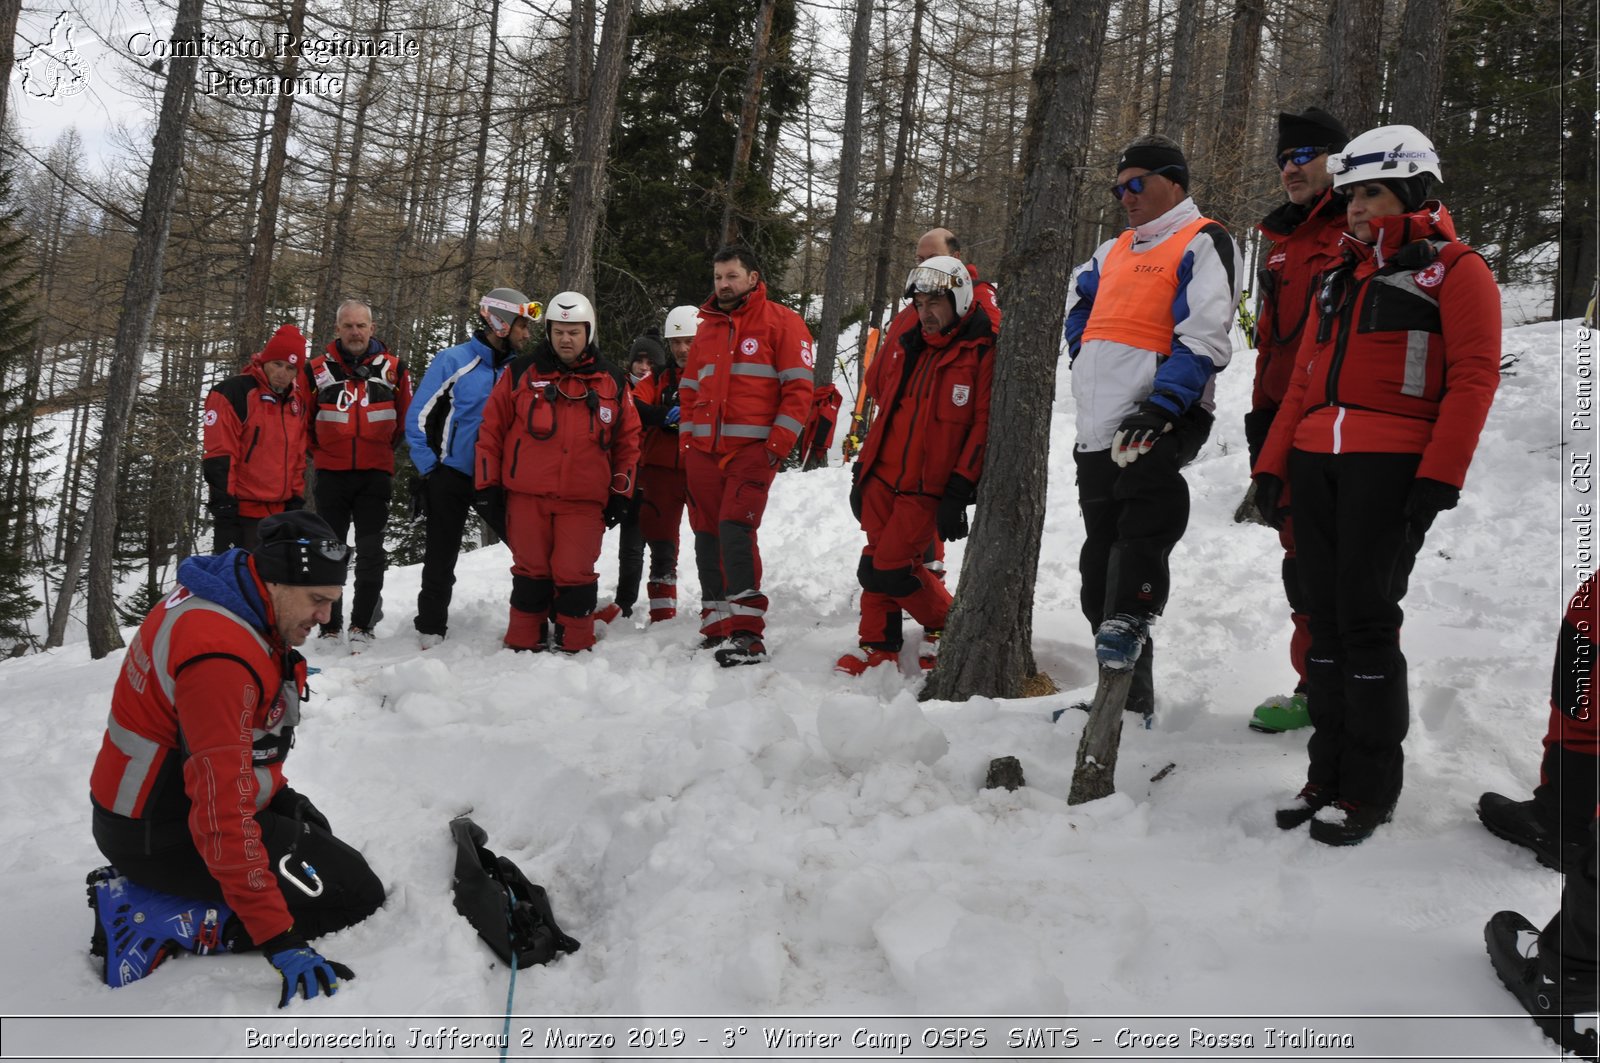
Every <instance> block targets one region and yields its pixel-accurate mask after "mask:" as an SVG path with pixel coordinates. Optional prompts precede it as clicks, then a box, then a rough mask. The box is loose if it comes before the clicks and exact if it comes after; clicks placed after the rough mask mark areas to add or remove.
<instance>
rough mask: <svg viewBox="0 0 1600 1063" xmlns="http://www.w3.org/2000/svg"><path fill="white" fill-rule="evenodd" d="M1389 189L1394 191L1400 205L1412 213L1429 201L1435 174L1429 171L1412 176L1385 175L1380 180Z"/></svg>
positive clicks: (1408, 212)
mask: <svg viewBox="0 0 1600 1063" xmlns="http://www.w3.org/2000/svg"><path fill="white" fill-rule="evenodd" d="M1378 183H1379V184H1381V185H1383V186H1384V187H1385V188H1387V189H1388V190H1389V191H1391V192H1393V193H1394V195H1395V198H1396V199H1398V200H1399V201H1400V205H1401V206H1402V207H1404V208H1406V213H1407V214H1410V213H1411V212H1412V211H1414V210H1419V209H1421V207H1422V204H1423V203H1425V202H1427V199H1428V189H1429V187H1431V186H1432V184H1433V175H1432V174H1427V173H1419V174H1413V175H1412V176H1410V177H1385V178H1382V179H1380V180H1379V181H1378Z"/></svg>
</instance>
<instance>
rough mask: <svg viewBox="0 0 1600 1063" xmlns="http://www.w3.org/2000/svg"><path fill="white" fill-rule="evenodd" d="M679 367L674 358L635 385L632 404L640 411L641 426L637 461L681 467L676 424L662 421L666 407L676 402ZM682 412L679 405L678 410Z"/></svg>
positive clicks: (681, 450)
mask: <svg viewBox="0 0 1600 1063" xmlns="http://www.w3.org/2000/svg"><path fill="white" fill-rule="evenodd" d="M680 375H681V370H679V369H678V367H677V365H676V364H674V363H673V362H668V363H667V365H666V368H664V369H660V370H657V371H656V372H654V373H652V374H650V376H648V377H646V378H645V379H644V380H641V381H640V382H639V383H638V384H636V385H635V386H634V389H633V403H634V408H635V409H637V410H638V411H639V423H640V426H641V427H642V428H643V433H644V434H643V437H642V439H643V442H642V443H641V444H640V452H639V464H640V465H657V466H660V467H662V468H666V469H681V468H683V446H682V443H681V439H680V437H679V434H678V426H677V425H668V424H666V423H664V420H663V419H664V418H665V417H666V415H667V411H668V410H670V409H672V407H674V406H677V405H679V398H680V396H679V394H678V381H679V378H680ZM678 414H679V416H680V417H681V416H682V415H683V411H682V409H679V411H678Z"/></svg>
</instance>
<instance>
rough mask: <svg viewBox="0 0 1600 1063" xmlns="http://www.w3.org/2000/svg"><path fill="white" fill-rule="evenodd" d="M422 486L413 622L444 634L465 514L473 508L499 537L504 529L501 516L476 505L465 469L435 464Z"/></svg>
mask: <svg viewBox="0 0 1600 1063" xmlns="http://www.w3.org/2000/svg"><path fill="white" fill-rule="evenodd" d="M423 489H424V490H426V491H427V492H428V496H427V497H428V516H427V543H426V545H425V546H424V547H423V551H422V589H421V590H419V591H418V592H417V618H416V620H414V621H413V622H412V623H413V624H414V625H415V627H416V629H417V630H418V631H420V632H422V633H423V634H431V635H444V634H447V633H448V628H449V625H450V599H451V597H452V596H453V595H454V593H455V586H456V561H457V560H458V559H459V558H460V557H461V537H462V536H463V535H464V534H466V530H467V517H468V515H469V514H471V513H472V512H473V511H474V510H476V511H477V513H478V515H479V516H481V517H483V518H484V520H485V521H486V522H487V523H488V524H489V527H490V528H491V529H492V530H493V531H494V533H495V534H496V535H498V536H500V537H501V538H502V539H504V538H505V531H506V529H505V523H504V521H503V520H500V519H498V518H494V517H491V516H490V514H489V513H488V512H487V511H486V510H484V509H480V508H479V507H478V504H477V502H476V500H475V499H476V496H477V491H476V489H475V488H474V487H473V485H472V477H470V476H468V475H467V474H466V473H464V472H460V471H459V470H456V469H452V468H451V467H450V466H448V465H443V464H441V465H438V466H435V467H434V470H433V471H432V472H430V473H429V474H428V475H427V477H426V478H425V479H424V480H423ZM496 524H498V525H499V526H498V527H496Z"/></svg>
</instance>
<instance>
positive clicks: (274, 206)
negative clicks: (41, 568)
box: [91, 0, 306, 590]
mask: <svg viewBox="0 0 1600 1063" xmlns="http://www.w3.org/2000/svg"><path fill="white" fill-rule="evenodd" d="M305 25H306V0H294V6H292V7H290V8H289V24H288V26H287V27H286V29H285V32H287V33H289V34H290V35H291V36H293V37H294V38H295V39H296V40H298V39H299V38H300V37H301V36H302V35H303V34H304V32H305ZM299 70H300V53H299V52H298V51H295V50H292V49H291V50H290V51H289V54H288V55H286V56H285V57H284V59H283V66H282V67H281V68H279V71H278V76H279V77H280V78H281V79H282V80H283V81H292V80H293V79H294V76H295V74H296V73H298V72H299ZM293 115H294V94H293V93H290V92H281V91H280V92H279V94H278V102H277V104H276V106H275V107H274V108H273V112H272V145H271V147H270V148H268V149H267V175H266V180H265V182H264V184H263V185H262V189H261V212H260V214H258V215H257V216H256V239H255V245H254V246H253V247H252V248H251V249H250V269H249V272H248V274H247V277H246V280H245V286H244V313H243V314H242V315H241V316H240V319H239V334H238V335H239V354H240V355H244V354H246V353H249V352H253V351H255V350H257V349H258V348H260V346H261V344H262V342H263V340H265V338H266V335H267V293H268V291H269V289H270V288H271V287H272V258H273V253H274V251H275V250H276V247H277V242H278V197H279V195H280V194H281V192H282V190H283V170H284V166H285V164H286V163H287V161H288V157H289V122H290V119H291V118H292V117H293ZM92 588H93V584H92V582H91V590H92Z"/></svg>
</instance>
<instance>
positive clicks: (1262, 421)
mask: <svg viewBox="0 0 1600 1063" xmlns="http://www.w3.org/2000/svg"><path fill="white" fill-rule="evenodd" d="M1277 415H1278V408H1277V407H1276V406H1263V407H1260V408H1258V409H1254V410H1251V411H1250V412H1249V413H1247V414H1245V415H1244V445H1245V447H1246V448H1247V449H1248V450H1249V451H1250V467H1251V468H1252V469H1253V468H1255V464H1256V462H1257V460H1259V459H1260V457H1261V448H1262V447H1264V446H1266V445H1267V436H1268V434H1269V433H1271V431H1272V419H1273V418H1274V417H1276V416H1277Z"/></svg>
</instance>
